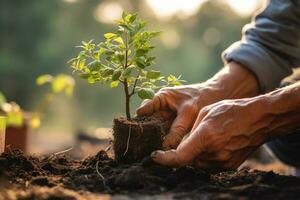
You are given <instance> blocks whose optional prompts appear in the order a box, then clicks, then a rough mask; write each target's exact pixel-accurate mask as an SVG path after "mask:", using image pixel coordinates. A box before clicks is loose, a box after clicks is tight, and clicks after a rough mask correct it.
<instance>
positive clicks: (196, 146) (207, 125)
mask: <svg viewBox="0 0 300 200" xmlns="http://www.w3.org/2000/svg"><path fill="white" fill-rule="evenodd" d="M266 102H267V101H266V98H263V96H258V97H254V98H246V99H238V100H224V101H221V102H218V103H215V104H212V105H209V106H207V107H204V108H203V109H202V110H201V112H200V113H199V115H198V117H197V120H196V122H195V124H194V126H193V128H192V131H191V134H190V135H189V136H188V137H187V138H186V139H185V140H184V141H182V142H181V143H180V145H179V146H178V147H177V149H176V150H169V151H156V152H154V153H153V154H152V155H151V156H152V159H153V160H154V161H155V162H157V163H160V164H162V165H166V166H172V167H179V166H185V165H188V164H192V163H193V164H194V165H196V166H197V167H201V168H209V169H236V168H237V167H238V166H239V165H240V164H242V162H243V161H244V160H245V159H246V158H247V156H248V155H249V154H250V153H251V152H252V151H253V150H254V149H255V148H257V147H258V146H260V145H261V144H263V143H264V142H265V141H266V140H267V139H268V137H269V136H268V134H269V133H270V130H271V128H270V127H274V126H270V125H271V124H272V122H273V121H274V115H272V114H269V113H268V112H267V111H266V104H267V103H266ZM269 126H270V127H269Z"/></svg>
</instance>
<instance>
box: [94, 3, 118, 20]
mask: <svg viewBox="0 0 300 200" xmlns="http://www.w3.org/2000/svg"><path fill="white" fill-rule="evenodd" d="M122 12H123V8H122V6H121V5H120V4H119V3H117V2H110V1H105V2H103V3H100V4H99V5H98V6H97V7H96V9H95V12H94V17H95V19H96V20H97V21H99V22H102V23H107V24H111V23H114V22H115V21H116V20H117V19H119V18H120V17H121V16H122Z"/></svg>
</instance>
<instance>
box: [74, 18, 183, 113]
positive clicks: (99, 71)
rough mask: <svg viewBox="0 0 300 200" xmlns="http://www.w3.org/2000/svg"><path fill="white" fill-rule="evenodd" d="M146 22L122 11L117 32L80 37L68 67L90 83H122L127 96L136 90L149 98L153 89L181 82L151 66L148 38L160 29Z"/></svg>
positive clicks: (155, 34) (153, 91) (127, 98)
mask: <svg viewBox="0 0 300 200" xmlns="http://www.w3.org/2000/svg"><path fill="white" fill-rule="evenodd" d="M146 24H147V23H146V22H145V21H143V20H141V19H140V18H139V17H138V15H137V14H128V13H125V12H124V13H123V15H122V19H120V20H118V21H117V22H116V26H117V30H116V32H114V33H106V34H104V38H105V41H104V42H100V43H95V42H94V41H93V40H90V41H88V42H84V41H83V42H82V44H81V45H80V46H78V48H80V49H81V51H80V52H79V53H78V55H77V56H76V57H75V58H72V59H71V60H70V61H69V63H70V67H71V68H72V69H73V70H74V71H75V72H78V73H79V74H80V77H82V78H84V79H86V80H87V82H88V83H90V84H94V83H101V84H104V85H109V86H110V87H111V88H116V87H118V86H119V85H123V88H124V92H125V96H126V100H129V99H130V97H131V96H133V95H135V94H138V96H139V97H140V98H141V99H151V98H153V97H154V94H155V90H158V89H160V88H162V87H166V86H176V85H180V84H181V82H182V80H180V77H175V76H174V75H170V76H168V77H164V76H163V75H161V72H160V71H158V70H154V69H153V68H152V65H153V64H154V61H155V57H154V56H151V51H152V50H153V49H154V46H152V44H151V41H152V39H153V38H155V37H156V36H157V35H158V34H159V32H156V31H149V30H146ZM120 83H121V84H120ZM127 104H128V102H126V106H129V105H127ZM127 110H128V109H127ZM126 114H127V116H129V114H128V113H126Z"/></svg>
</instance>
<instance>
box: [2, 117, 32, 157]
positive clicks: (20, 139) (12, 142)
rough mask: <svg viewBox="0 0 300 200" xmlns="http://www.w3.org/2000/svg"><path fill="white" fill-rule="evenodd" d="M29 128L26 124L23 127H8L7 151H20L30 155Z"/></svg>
mask: <svg viewBox="0 0 300 200" xmlns="http://www.w3.org/2000/svg"><path fill="white" fill-rule="evenodd" d="M28 137H29V127H28V124H27V123H24V124H23V126H22V127H11V126H8V127H6V138H5V151H7V150H9V149H11V150H13V149H20V150H22V151H23V152H24V153H28Z"/></svg>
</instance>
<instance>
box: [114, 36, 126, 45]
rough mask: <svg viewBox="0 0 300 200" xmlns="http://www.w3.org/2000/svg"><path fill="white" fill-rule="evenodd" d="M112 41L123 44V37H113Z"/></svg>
mask: <svg viewBox="0 0 300 200" xmlns="http://www.w3.org/2000/svg"><path fill="white" fill-rule="evenodd" d="M114 41H116V42H117V43H119V44H124V42H123V39H122V38H121V37H117V38H115V39H114Z"/></svg>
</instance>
